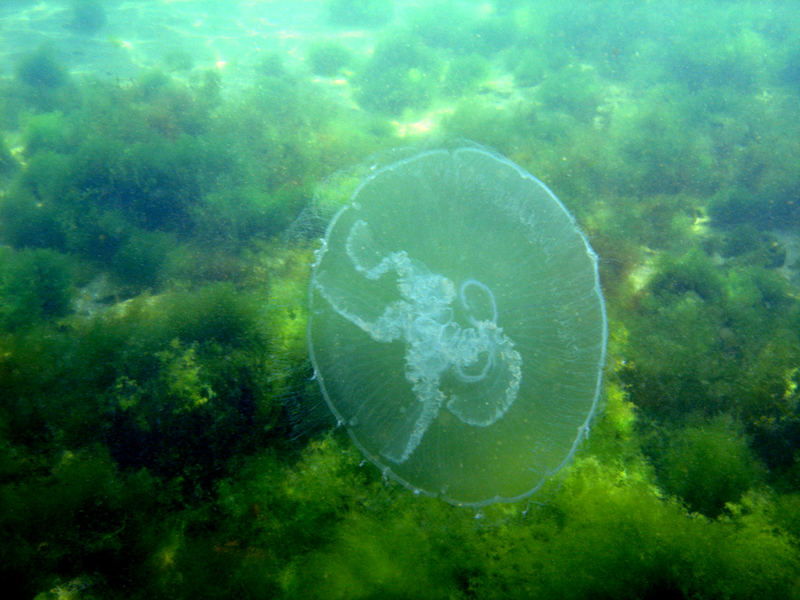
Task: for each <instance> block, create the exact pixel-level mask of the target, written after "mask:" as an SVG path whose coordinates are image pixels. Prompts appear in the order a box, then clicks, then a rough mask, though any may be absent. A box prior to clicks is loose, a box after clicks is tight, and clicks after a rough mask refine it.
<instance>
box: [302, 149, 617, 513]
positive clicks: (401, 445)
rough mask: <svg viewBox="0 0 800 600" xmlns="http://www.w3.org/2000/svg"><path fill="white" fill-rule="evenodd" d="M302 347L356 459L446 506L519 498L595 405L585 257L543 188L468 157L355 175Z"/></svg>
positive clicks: (575, 437) (600, 311)
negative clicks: (358, 454) (361, 455)
mask: <svg viewBox="0 0 800 600" xmlns="http://www.w3.org/2000/svg"><path fill="white" fill-rule="evenodd" d="M308 334H309V350H310V354H311V359H312V362H313V364H314V368H315V372H316V373H317V375H318V380H319V383H320V386H321V389H322V393H323V395H324V397H325V400H326V402H327V403H328V406H329V407H330V409H331V411H332V412H333V413H334V415H335V416H336V417H337V419H338V420H339V421H340V422H342V423H344V424H345V426H346V427H347V430H348V433H349V434H350V436H351V438H352V439H353V440H354V441H355V443H356V444H357V445H358V446H359V448H360V449H361V451H362V452H363V453H364V455H365V456H366V457H367V458H368V459H369V460H370V461H371V462H373V463H374V464H375V465H377V466H378V467H379V468H380V469H381V470H382V472H384V473H385V474H386V475H388V476H390V477H392V478H394V479H396V480H398V481H400V482H401V483H403V484H404V485H406V486H407V487H409V488H410V489H413V490H418V491H420V492H422V493H425V494H429V495H436V496H440V497H442V498H443V499H444V500H446V501H448V502H451V503H453V504H458V505H469V506H482V505H485V504H489V503H492V502H496V501H513V500H518V499H521V498H524V497H525V496H527V495H529V494H531V493H533V492H534V491H535V490H536V489H538V488H539V487H540V486H541V485H542V484H543V483H544V481H545V480H546V479H547V478H548V477H549V476H551V475H552V474H553V473H555V472H556V471H558V470H559V469H560V468H561V467H562V466H563V465H564V464H566V463H567V462H568V461H569V460H570V458H571V457H572V455H573V454H574V452H575V450H576V448H577V447H578V445H579V443H580V441H581V439H582V438H583V437H584V432H585V431H586V429H587V427H588V424H589V422H590V420H591V419H592V417H593V415H594V413H595V410H596V407H597V400H598V396H599V392H600V386H601V375H602V366H603V364H604V361H605V346H606V336H607V332H606V315H605V305H604V301H603V296H602V292H601V289H600V285H599V279H598V274H597V259H596V255H595V254H594V252H593V251H592V249H591V247H590V246H589V244H588V242H587V240H586V238H585V237H584V236H583V234H582V233H581V232H580V230H579V229H578V227H577V226H576V224H575V221H574V219H573V218H572V216H571V215H570V214H569V212H568V211H567V210H566V208H565V207H564V206H563V205H562V204H561V202H560V201H559V200H558V199H557V198H556V197H555V195H553V193H552V192H551V191H550V190H549V189H548V188H547V187H546V186H545V185H544V184H543V183H541V182H540V181H539V180H538V179H536V178H535V177H533V176H532V175H530V174H529V173H527V172H526V171H524V170H523V169H522V168H520V167H519V166H517V165H515V164H514V163H512V162H511V161H509V160H508V159H506V158H504V157H502V156H500V155H498V154H495V153H493V152H490V151H488V150H486V149H484V148H481V147H473V146H467V147H463V148H457V149H441V150H428V151H424V152H421V153H419V154H416V155H414V156H411V157H409V158H406V159H403V160H400V161H396V162H394V163H391V164H388V165H386V166H384V167H382V168H380V169H377V170H375V171H374V172H372V173H371V174H370V175H369V176H368V177H366V178H365V179H364V180H363V181H362V182H361V183H360V185H359V186H358V187H357V189H356V190H355V192H354V193H353V195H352V196H351V198H350V201H349V202H348V203H347V204H346V205H345V206H344V207H343V208H341V209H340V210H339V212H338V213H337V214H336V215H335V216H334V218H333V219H332V221H331V223H330V224H329V226H328V228H327V231H326V234H325V237H324V240H323V244H322V247H321V248H320V250H319V251H318V253H317V260H316V262H315V264H314V266H313V270H312V277H311V285H310V319H309V329H308Z"/></svg>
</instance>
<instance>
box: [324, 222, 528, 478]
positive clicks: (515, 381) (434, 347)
mask: <svg viewBox="0 0 800 600" xmlns="http://www.w3.org/2000/svg"><path fill="white" fill-rule="evenodd" d="M345 248H346V252H347V255H348V257H349V258H350V261H351V263H352V266H353V268H354V269H355V271H356V272H357V273H359V274H361V275H362V276H363V277H365V278H366V279H369V280H373V281H375V280H378V279H380V278H381V277H383V276H384V275H387V274H389V273H392V272H393V273H394V274H395V276H396V278H397V290H398V294H399V296H400V298H399V299H398V300H395V301H393V302H391V303H390V304H389V305H387V306H386V307H385V308H384V310H383V313H382V314H381V315H380V316H379V317H378V318H377V319H374V320H370V319H369V318H366V317H365V316H363V315H360V314H357V312H355V311H353V310H350V309H347V308H345V303H344V301H343V300H342V299H341V298H340V297H339V294H337V293H336V291H335V289H333V288H331V289H329V288H327V287H326V286H325V285H323V284H322V283H321V282H320V281H316V282H315V285H316V287H317V289H318V291H319V293H320V295H321V296H322V297H323V298H325V300H327V301H328V303H329V304H330V305H331V307H332V308H333V309H334V310H335V311H336V312H337V313H338V314H339V315H340V316H342V317H344V318H345V319H347V320H348V321H350V322H351V323H352V324H353V325H355V326H356V327H358V328H359V329H361V330H362V331H364V332H365V333H367V334H368V335H369V336H370V338H372V339H373V340H374V341H376V342H384V343H388V342H393V341H396V340H402V341H403V342H404V343H405V378H406V380H407V381H408V382H409V384H410V385H411V390H412V392H413V394H414V396H415V398H416V400H417V401H418V402H419V405H418V407H417V411H416V416H415V418H414V419H413V423H411V424H410V427H408V428H405V429H404V430H403V431H404V434H403V435H404V437H403V439H402V440H394V441H393V442H392V443H390V444H387V445H386V446H385V447H384V448H382V449H381V454H382V455H383V456H385V457H386V458H389V459H390V460H392V461H394V462H395V463H403V462H405V461H406V460H408V458H409V457H410V456H411V455H412V454H413V453H414V451H415V450H416V449H417V447H418V446H419V444H420V443H421V442H422V439H423V436H424V435H425V432H426V431H427V430H428V428H429V427H430V426H431V424H432V423H433V422H434V421H435V420H436V418H437V417H438V415H439V411H440V409H441V407H442V405H445V406H446V407H447V409H448V410H449V411H450V412H451V413H452V414H454V415H455V416H456V417H457V418H458V419H460V420H461V421H462V422H463V423H465V424H467V425H470V426H474V427H487V426H489V425H491V424H493V423H495V422H496V421H497V420H499V419H500V418H502V417H503V415H505V413H506V411H508V409H509V408H510V407H511V405H512V404H513V402H514V400H515V399H516V396H517V392H518V390H519V385H520V380H521V378H522V368H521V365H522V358H521V356H520V355H519V353H518V352H516V351H515V350H514V343H513V342H512V341H511V339H509V338H508V336H506V335H504V334H503V330H502V328H501V327H498V325H497V316H498V314H497V304H496V302H495V299H494V295H493V294H492V291H491V290H490V289H489V288H488V287H487V286H486V285H484V284H483V283H481V282H480V281H477V280H475V279H467V280H465V281H464V282H463V283H462V284H461V286H460V288H459V291H458V293H456V287H455V285H454V283H453V282H452V281H451V280H450V279H448V278H447V277H444V276H442V275H439V274H437V273H431V272H430V270H429V269H428V268H427V267H426V266H425V264H424V263H422V262H421V261H418V260H414V259H412V258H410V257H409V256H408V254H407V253H406V252H405V251H403V250H399V251H394V252H391V251H387V250H384V249H382V248H381V247H380V246H379V245H378V244H377V243H376V242H375V240H374V237H373V235H372V232H371V230H370V228H369V225H368V223H366V222H365V221H363V220H357V221H355V222H354V223H353V225H352V226H351V228H350V231H349V234H348V236H347V240H346V243H345ZM456 301H458V302H459V303H460V306H459V308H460V309H461V311H462V312H463V313H464V314H465V315H466V320H467V321H468V324H469V325H470V326H468V327H467V326H462V325H461V324H460V323H458V322H457V321H456V320H455V317H454V314H455V311H454V304H455V303H456ZM448 374H452V375H453V379H454V380H455V381H456V382H457V385H455V386H454V387H455V388H457V390H456V389H454V390H453V391H451V393H450V394H446V393H445V392H444V391H443V390H442V379H443V377H445V376H446V375H448ZM483 388H485V390H484V389H483ZM498 388H500V389H498ZM498 391H499V392H500V393H499V394H498V393H497V392H498ZM482 392H485V393H482ZM476 397H478V398H479V399H478V400H477V401H476Z"/></svg>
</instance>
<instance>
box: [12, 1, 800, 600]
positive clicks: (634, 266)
mask: <svg viewBox="0 0 800 600" xmlns="http://www.w3.org/2000/svg"><path fill="white" fill-rule="evenodd" d="M0 56H2V60H1V61H0V573H2V577H0V580H2V581H3V588H4V590H5V591H4V594H5V596H6V597H14V598H34V597H35V598H40V599H45V598H118V597H126V598H139V597H141V598H160V597H170V598H181V597H187V598H188V597H193V598H215V597H220V598H229V597H231V596H234V595H235V596H236V597H242V598H273V597H286V598H295V597H302V598H313V597H324V598H358V597H389V596H393V597H414V598H439V597H441V598H492V597H498V598H508V597H522V598H538V597H542V598H598V597H608V598H645V597H653V598H655V597H659V598H666V597H669V598H684V597H685V598H717V597H725V598H752V597H754V596H757V595H761V596H763V597H774V598H778V597H780V598H790V597H800V584H798V581H800V547H799V546H798V544H800V453H799V452H798V451H799V450H800V301H799V300H798V285H800V119H798V115H800V11H798V10H797V5H796V3H794V2H790V1H787V0H771V1H770V0H763V1H758V2H755V1H745V0H738V1H737V0H732V1H724V0H692V1H687V2H647V1H629V0H610V1H583V2H578V1H574V2H573V1H565V2H558V3H556V2H551V1H538V0H529V1H523V0H518V1H515V0H505V1H503V0H496V1H495V2H486V1H484V2H480V1H468V0H445V1H441V2H426V1H422V0H417V1H411V0H409V1H401V0H397V1H392V0H372V1H370V0H361V1H358V0H324V1H323V0H320V1H298V2H277V1H274V2H271V1H264V2H259V1H255V0H251V1H222V0H217V1H189V0H185V1H181V0H139V1H132V0H60V1H57V0H50V1H41V2H38V1H26V0H4V1H3V2H2V3H0ZM461 139H468V140H472V141H473V142H476V143H478V144H483V145H486V146H489V147H491V148H493V149H495V150H497V151H498V152H499V153H501V154H503V155H505V156H508V157H509V158H510V159H511V160H513V161H514V162H516V163H518V164H520V165H521V166H522V167H523V168H524V169H526V170H527V171H530V172H531V173H533V174H534V175H535V176H537V177H538V178H540V179H541V180H542V181H544V182H545V183H546V184H547V185H548V186H549V187H550V188H551V189H552V190H553V191H554V192H555V193H556V195H558V197H559V198H560V199H561V201H562V202H563V203H564V204H565V205H566V206H567V208H568V209H569V210H570V211H571V212H572V213H573V214H574V215H575V217H576V220H577V222H578V224H579V225H580V227H581V229H582V230H583V231H584V232H585V233H586V236H587V238H588V239H589V241H590V243H591V244H592V246H593V248H594V249H595V250H596V251H597V253H598V255H599V256H600V260H601V264H600V270H601V280H602V284H603V291H604V294H605V296H606V300H607V305H608V313H609V334H610V337H609V359H608V365H607V368H606V372H605V377H604V379H605V382H606V383H605V390H604V394H603V399H602V404H603V410H602V412H601V415H600V416H599V417H598V418H597V419H596V420H595V422H594V423H593V424H592V427H591V435H590V436H589V439H588V441H587V442H586V443H585V444H584V445H583V447H582V448H581V450H580V451H579V453H578V455H577V456H576V459H575V460H574V461H573V463H572V464H571V465H570V466H569V467H568V468H566V469H564V470H563V471H562V472H561V473H559V475H558V476H557V477H555V478H554V479H553V481H551V482H550V483H549V484H548V485H546V486H545V487H544V489H542V490H541V491H539V492H537V494H536V495H535V496H533V497H532V499H531V500H530V501H527V502H522V503H512V504H498V505H492V506H489V507H485V508H484V509H481V511H480V512H477V513H476V512H475V511H474V510H473V511H469V510H464V509H459V508H456V507H453V506H450V505H447V504H445V503H444V502H441V501H439V500H437V499H435V498H426V497H422V496H417V495H414V494H413V493H411V492H409V491H408V490H406V489H405V488H402V487H400V486H398V485H397V484H395V483H393V482H389V481H385V480H384V479H383V478H382V477H381V475H380V473H379V472H378V471H377V469H374V468H373V467H372V466H370V465H369V464H364V460H363V458H362V457H361V455H360V453H359V451H358V449H357V448H355V447H354V446H353V444H352V442H350V440H349V439H348V438H347V436H346V435H344V434H343V432H342V431H341V429H336V428H334V427H332V426H333V423H332V422H331V419H330V417H329V416H328V415H327V412H326V409H325V407H324V406H323V403H322V402H321V397H320V392H319V390H318V388H317V384H316V382H315V381H313V380H312V379H311V377H312V370H311V368H310V365H309V360H308V352H307V346H306V317H307V314H306V313H307V308H306V307H307V294H308V293H307V289H308V280H309V270H310V265H311V263H312V261H313V250H314V249H315V248H316V247H317V245H318V243H319V237H320V236H321V235H322V232H323V231H324V225H325V223H326V222H327V219H329V218H330V216H331V215H332V214H333V213H334V212H335V210H336V208H337V207H338V206H341V204H342V202H344V201H346V199H347V197H348V195H349V194H350V193H351V192H352V190H353V189H354V187H355V186H356V185H357V183H358V181H359V180H360V179H361V178H362V177H363V176H364V175H365V174H366V173H369V172H370V170H371V169H374V168H375V167H376V166H378V165H381V164H384V163H386V162H388V161H390V160H392V159H393V157H396V156H397V152H398V150H397V148H405V149H406V150H402V151H401V152H409V151H414V150H415V149H418V148H427V147H432V146H436V145H438V144H442V143H445V144H452V143H454V141H455V142H456V143H457V141H458V140H461ZM409 149H410V150H409ZM476 243H477V242H476ZM346 359H347V357H346V356H343V360H346ZM568 368H569V367H568V365H565V369H568Z"/></svg>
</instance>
